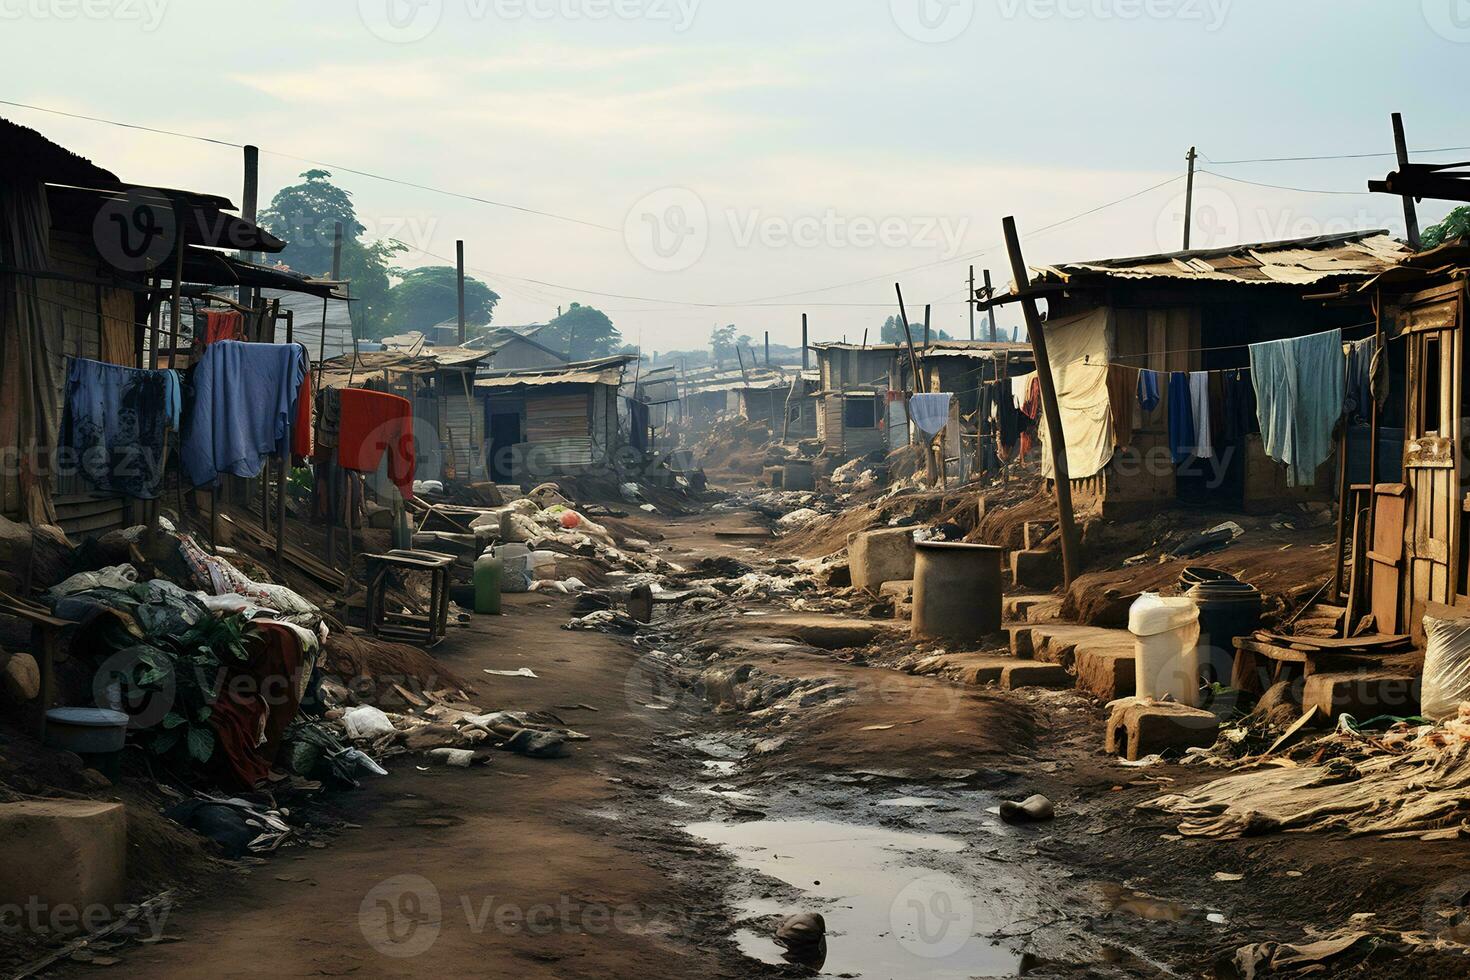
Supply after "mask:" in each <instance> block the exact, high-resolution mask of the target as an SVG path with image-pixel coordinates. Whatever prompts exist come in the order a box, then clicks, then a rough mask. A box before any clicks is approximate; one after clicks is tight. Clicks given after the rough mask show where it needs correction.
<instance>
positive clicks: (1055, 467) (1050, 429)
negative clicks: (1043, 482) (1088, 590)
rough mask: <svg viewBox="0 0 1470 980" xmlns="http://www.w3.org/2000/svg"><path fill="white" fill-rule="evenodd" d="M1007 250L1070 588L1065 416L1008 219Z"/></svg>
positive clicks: (1075, 563)
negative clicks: (1032, 364) (1032, 367)
mask: <svg viewBox="0 0 1470 980" xmlns="http://www.w3.org/2000/svg"><path fill="white" fill-rule="evenodd" d="M1002 225H1003V227H1004V228H1005V237H1006V251H1007V252H1008V253H1009V254H1010V258H1011V273H1012V275H1014V276H1015V278H1016V289H1017V290H1019V291H1020V293H1021V311H1022V313H1023V314H1024V315H1025V317H1026V332H1027V334H1029V335H1030V338H1031V353H1032V356H1033V357H1034V359H1035V361H1036V377H1037V379H1038V380H1039V381H1040V382H1041V408H1042V412H1043V413H1044V414H1045V415H1046V431H1047V438H1046V443H1047V448H1048V449H1050V450H1051V460H1052V478H1053V479H1054V480H1055V481H1056V488H1057V518H1058V520H1057V526H1058V527H1059V528H1060V530H1061V536H1062V574H1063V577H1064V578H1065V579H1066V584H1067V586H1068V587H1070V586H1071V585H1072V582H1073V580H1074V579H1076V578H1077V575H1078V573H1079V572H1081V570H1082V569H1081V565H1080V561H1081V554H1080V550H1081V549H1080V541H1079V539H1078V537H1077V523H1076V519H1075V517H1074V516H1073V514H1072V477H1071V471H1070V470H1069V469H1068V467H1067V441H1066V436H1065V434H1064V433H1063V432H1062V416H1061V413H1060V411H1058V409H1057V387H1056V381H1055V380H1054V379H1053V378H1052V374H1051V361H1049V360H1047V356H1046V333H1045V332H1044V331H1043V330H1042V327H1041V314H1040V313H1038V312H1037V310H1036V300H1035V299H1033V298H1032V297H1031V292H1030V290H1031V276H1030V274H1029V273H1028V272H1027V271H1026V259H1025V257H1024V256H1023V255H1022V254H1021V239H1020V236H1019V235H1018V234H1017V233H1016V219H1015V218H1006V219H1004V221H1003V222H1002Z"/></svg>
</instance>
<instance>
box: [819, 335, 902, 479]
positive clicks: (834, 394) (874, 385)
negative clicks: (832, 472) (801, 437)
mask: <svg viewBox="0 0 1470 980" xmlns="http://www.w3.org/2000/svg"><path fill="white" fill-rule="evenodd" d="M811 349H812V350H814V351H816V352H817V374H818V384H819V390H818V393H817V395H816V397H817V399H818V400H819V402H820V406H821V407H820V409H819V411H818V413H817V438H818V439H820V440H822V444H823V447H824V450H823V451H824V452H825V454H826V455H828V456H830V457H832V458H834V459H835V460H837V461H838V462H846V461H847V460H851V459H856V458H858V457H860V456H866V455H868V454H869V453H872V452H886V451H887V450H889V449H894V448H897V447H898V446H900V445H906V444H907V442H908V431H907V418H906V416H905V415H904V412H903V404H902V402H901V401H892V402H891V401H890V400H889V398H888V393H889V392H890V391H895V390H898V389H897V384H898V378H899V367H898V364H899V358H900V356H902V357H907V356H908V355H907V351H906V348H904V347H903V346H902V345H899V344H876V345H872V346H860V345H857V344H842V343H831V344H813V345H811ZM895 439H896V440H897V441H896V442H894V441H893V440H895Z"/></svg>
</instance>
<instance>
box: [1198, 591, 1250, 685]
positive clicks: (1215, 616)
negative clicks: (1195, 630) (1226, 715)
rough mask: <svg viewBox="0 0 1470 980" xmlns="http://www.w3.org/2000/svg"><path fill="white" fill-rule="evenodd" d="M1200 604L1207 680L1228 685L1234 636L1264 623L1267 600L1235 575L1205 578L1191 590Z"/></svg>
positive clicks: (1200, 645) (1201, 642)
mask: <svg viewBox="0 0 1470 980" xmlns="http://www.w3.org/2000/svg"><path fill="white" fill-rule="evenodd" d="M1188 596H1189V598H1191V599H1193V600H1194V602H1195V605H1197V606H1198V607H1199V627H1200V638H1199V650H1200V663H1201V667H1202V669H1203V672H1204V678H1205V681H1206V682H1211V681H1213V682H1215V683H1219V684H1222V685H1225V686H1229V685H1230V682H1231V675H1232V674H1233V673H1234V666H1235V640H1236V638H1237V637H1241V636H1249V635H1250V634H1252V633H1254V632H1255V631H1256V628H1257V627H1259V626H1260V625H1261V610H1262V607H1263V605H1264V602H1263V600H1262V598H1261V593H1260V592H1259V591H1258V590H1257V589H1256V587H1255V586H1253V585H1248V584H1246V583H1245V582H1242V581H1240V580H1239V579H1236V578H1233V577H1225V578H1219V579H1212V580H1206V581H1202V582H1200V583H1199V584H1197V585H1195V586H1194V588H1192V589H1190V590H1189V592H1188Z"/></svg>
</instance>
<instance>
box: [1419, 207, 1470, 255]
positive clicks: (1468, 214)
mask: <svg viewBox="0 0 1470 980" xmlns="http://www.w3.org/2000/svg"><path fill="white" fill-rule="evenodd" d="M1465 235H1470V204H1462V205H1460V206H1459V207H1457V208H1455V209H1454V210H1453V211H1451V212H1450V213H1449V214H1447V215H1445V218H1444V220H1443V221H1441V222H1440V223H1439V224H1437V225H1434V226H1433V227H1430V228H1426V229H1424V233H1423V234H1422V235H1420V236H1419V239H1420V244H1421V245H1422V247H1424V248H1435V247H1437V246H1439V245H1443V244H1444V243H1445V242H1448V241H1453V240H1454V239H1456V238H1462V237H1464V236H1465Z"/></svg>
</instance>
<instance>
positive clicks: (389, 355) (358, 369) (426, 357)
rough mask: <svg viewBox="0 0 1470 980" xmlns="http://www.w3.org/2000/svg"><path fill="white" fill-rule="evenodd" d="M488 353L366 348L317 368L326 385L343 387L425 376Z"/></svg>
mask: <svg viewBox="0 0 1470 980" xmlns="http://www.w3.org/2000/svg"><path fill="white" fill-rule="evenodd" d="M489 356H490V354H489V352H488V351H467V350H464V349H463V348H459V347H450V348H445V349H441V350H439V351H424V352H420V353H417V354H411V353H408V352H406V351H401V350H385V351H365V352H363V353H361V354H358V355H357V357H356V359H355V360H354V358H353V357H352V355H351V354H347V355H344V356H342V357H338V358H334V359H332V360H329V361H326V362H325V363H323V364H321V365H319V367H318V370H319V373H320V374H321V378H322V382H321V383H322V385H323V387H327V388H343V387H346V386H348V385H349V384H353V385H356V384H361V383H362V382H364V381H371V380H386V379H389V378H393V377H403V376H406V375H416V376H418V377H422V376H424V375H428V374H434V373H436V372H438V371H445V370H458V369H462V368H465V367H469V366H471V365H474V364H477V363H479V362H480V361H482V360H484V359H485V358H486V357H489Z"/></svg>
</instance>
